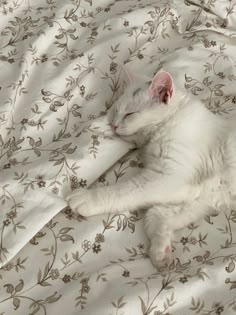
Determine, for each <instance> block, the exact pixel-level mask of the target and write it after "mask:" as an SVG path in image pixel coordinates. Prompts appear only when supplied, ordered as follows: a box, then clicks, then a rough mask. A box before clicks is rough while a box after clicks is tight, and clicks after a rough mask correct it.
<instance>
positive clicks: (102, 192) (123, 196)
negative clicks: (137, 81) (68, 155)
mask: <svg viewBox="0 0 236 315" xmlns="http://www.w3.org/2000/svg"><path fill="white" fill-rule="evenodd" d="M192 194H193V189H192V187H191V186H189V185H186V184H185V183H184V181H183V180H182V179H181V178H180V177H179V176H178V177H174V176H169V177H167V178H165V177H161V178H157V176H156V173H155V172H152V171H148V170H144V171H143V172H142V173H141V174H139V175H136V176H135V177H132V178H130V179H129V180H127V181H125V182H121V183H118V184H115V185H112V186H108V187H102V188H94V189H89V190H86V189H81V190H79V191H77V192H74V193H73V194H71V195H70V196H68V197H67V198H66V199H67V201H68V204H69V206H70V207H71V209H72V210H73V211H75V212H78V213H80V214H81V215H83V216H92V215H97V214H101V213H110V212H116V213H118V212H125V211H130V210H136V209H139V208H150V207H152V206H153V205H154V204H158V203H167V202H170V201H173V202H177V201H181V200H185V199H186V198H189V197H190V196H192ZM194 194H196V189H195V190H194Z"/></svg>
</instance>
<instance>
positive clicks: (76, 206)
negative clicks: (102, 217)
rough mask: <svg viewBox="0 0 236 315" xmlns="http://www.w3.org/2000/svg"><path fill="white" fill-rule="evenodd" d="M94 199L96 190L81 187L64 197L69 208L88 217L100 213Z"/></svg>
mask: <svg viewBox="0 0 236 315" xmlns="http://www.w3.org/2000/svg"><path fill="white" fill-rule="evenodd" d="M96 199H97V196H96V192H95V190H93V189H91V190H87V189H81V190H79V191H78V192H76V193H73V194H71V195H69V196H68V197H67V198H66V200H67V202H68V205H69V207H70V208H71V210H72V211H73V212H75V213H78V214H80V215H82V216H84V217H90V216H93V215H96V214H99V213H100V208H99V205H98V202H96Z"/></svg>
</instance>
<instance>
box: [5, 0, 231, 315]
mask: <svg viewBox="0 0 236 315" xmlns="http://www.w3.org/2000/svg"><path fill="white" fill-rule="evenodd" d="M235 12H236V1H235V0H229V1H220V0H217V1H216V0H204V1H200V0H198V1H197V0H192V1H190V0H185V1H182V0H173V1H168V0H163V1H151V0H136V1H134V0H128V1H124V0H116V1H115V0H100V1H95V0H64V1H60V0H16V1H10V0H4V1H1V4H0V14H1V21H0V31H1V40H0V46H1V49H0V61H1V62H0V70H1V71H0V86H1V89H0V96H1V108H0V170H1V173H0V204H1V211H0V266H1V269H0V315H3V314H4V315H12V314H17V315H20V314H21V315H26V314H29V315H34V314H37V315H41V314H42V315H54V314H60V315H63V314H68V315H73V314H81V315H82V314H86V315H92V314H96V315H138V314H140V315H141V314H142V315H149V314H150V315H170V314H172V315H192V314H204V315H207V314H217V315H220V314H222V315H223V314H226V315H231V314H234V313H235V312H236V273H235V264H236V209H225V211H222V212H221V213H220V214H212V215H210V216H206V217H205V218H204V219H202V220H201V221H199V222H197V223H195V224H191V225H189V226H188V227H186V228H185V229H182V230H180V231H178V233H177V234H176V237H175V239H174V240H173V243H172V249H173V259H172V260H171V262H170V264H169V265H168V266H165V267H161V268H154V267H153V266H152V264H151V262H150V260H149V258H148V240H147V237H146V235H145V233H144V231H143V224H142V215H143V214H142V211H141V212H138V211H134V212H130V213H122V214H117V215H114V214H113V215H100V216H96V217H90V218H87V219H85V218H83V217H80V216H74V215H73V213H72V212H71V210H70V208H69V207H67V204H66V202H65V198H64V197H65V196H66V195H67V194H68V193H69V192H70V191H71V190H73V189H80V188H87V187H89V186H90V185H100V186H105V185H109V184H111V183H115V182H118V181H121V180H125V178H128V177H129V176H130V175H131V174H134V173H136V172H138V171H139V168H140V167H142V162H141V160H140V158H139V155H138V152H137V151H135V150H133V149H132V148H131V147H130V146H129V145H128V144H126V143H124V142H123V141H121V140H120V139H118V138H116V137H115V136H114V135H113V134H112V133H111V130H110V127H109V126H108V125H107V121H106V113H107V111H108V109H109V108H110V107H111V106H112V104H113V102H114V100H115V99H116V98H117V97H118V96H119V95H120V94H121V93H122V91H123V89H124V87H125V73H124V71H122V65H125V66H126V67H127V68H128V69H129V71H132V72H134V73H135V71H139V72H142V73H144V74H145V75H146V76H148V77H150V78H152V76H153V74H154V73H156V72H157V71H159V70H161V69H164V70H166V71H169V72H170V73H171V74H172V76H173V77H174V79H175V84H176V86H177V88H179V89H182V90H185V91H186V93H189V94H190V95H191V97H192V98H198V99H201V100H202V101H203V102H204V104H205V105H206V107H207V108H208V109H209V110H211V111H213V112H214V113H215V114H217V115H226V116H228V115H231V114H232V112H233V111H234V110H235V105H236V92H235V84H236V82H235V81H236V69H235V65H236V56H235V49H236V47H235V40H236V15H235Z"/></svg>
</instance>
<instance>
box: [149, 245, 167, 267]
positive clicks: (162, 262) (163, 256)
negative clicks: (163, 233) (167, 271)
mask: <svg viewBox="0 0 236 315" xmlns="http://www.w3.org/2000/svg"><path fill="white" fill-rule="evenodd" d="M171 254H172V250H171V245H165V246H163V247H160V246H159V245H157V244H155V243H154V244H153V243H152V244H151V247H150V250H149V257H150V260H151V262H152V264H153V266H155V267H157V268H161V267H164V266H166V265H168V264H169V263H170V261H171V258H172V257H171V256H172V255H171Z"/></svg>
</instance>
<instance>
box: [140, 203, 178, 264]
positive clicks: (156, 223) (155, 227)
mask: <svg viewBox="0 0 236 315" xmlns="http://www.w3.org/2000/svg"><path fill="white" fill-rule="evenodd" d="M167 212H168V210H167V209H166V207H165V206H162V205H160V206H155V207H152V208H150V209H148V210H147V212H146V213H145V216H144V229H145V232H146V234H147V236H148V238H149V240H150V247H149V257H150V259H151V262H152V264H153V265H154V266H156V267H161V266H163V265H165V264H167V263H168V262H169V260H170V258H171V252H172V250H171V238H172V234H173V231H172V230H171V228H170V226H169V224H168V219H167V217H166V215H167Z"/></svg>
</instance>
